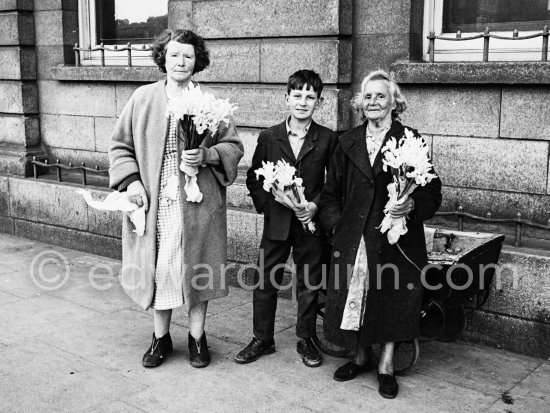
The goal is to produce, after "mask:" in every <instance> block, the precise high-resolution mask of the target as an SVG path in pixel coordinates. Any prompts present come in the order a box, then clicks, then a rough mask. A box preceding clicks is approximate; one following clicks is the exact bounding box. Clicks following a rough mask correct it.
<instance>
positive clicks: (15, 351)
mask: <svg viewBox="0 0 550 413" xmlns="http://www.w3.org/2000/svg"><path fill="white" fill-rule="evenodd" d="M2 355H3V360H2V363H1V365H0V389H2V406H1V408H0V409H1V410H2V411H6V412H8V411H9V412H30V411H43V412H46V411H50V412H53V411H55V412H75V411H82V410H85V409H86V408H89V407H93V406H95V405H98V404H105V403H106V402H108V401H115V400H117V399H119V398H120V397H123V396H125V395H131V394H134V393H136V392H139V391H143V390H144V389H145V386H144V385H142V384H139V383H136V382H135V381H133V380H130V379H128V378H126V377H122V376H120V375H118V374H115V373H112V372H110V371H108V370H105V369H102V368H101V367H98V366H95V365H94V364H92V363H90V362H88V361H86V360H84V359H82V358H80V357H76V356H73V355H71V354H69V353H66V352H64V351H62V350H59V349H57V348H55V347H53V346H51V345H48V344H45V343H41V342H37V341H34V342H32V343H31V342H22V343H20V344H19V345H17V346H12V347H9V348H6V349H4V350H3V351H2Z"/></svg>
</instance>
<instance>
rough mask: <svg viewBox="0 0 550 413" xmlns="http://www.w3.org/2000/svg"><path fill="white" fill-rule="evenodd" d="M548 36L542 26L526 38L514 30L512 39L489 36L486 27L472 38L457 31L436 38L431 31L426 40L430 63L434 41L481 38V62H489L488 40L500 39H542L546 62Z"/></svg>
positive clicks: (432, 58) (543, 58)
mask: <svg viewBox="0 0 550 413" xmlns="http://www.w3.org/2000/svg"><path fill="white" fill-rule="evenodd" d="M549 35H550V31H549V30H548V26H544V29H543V30H542V32H539V33H533V34H529V35H526V36H520V35H519V32H518V30H517V29H516V30H514V32H513V34H512V37H507V36H500V35H496V34H491V33H490V32H489V28H488V27H486V28H485V31H484V32H483V33H480V34H476V35H473V36H468V37H462V33H461V32H460V30H459V31H457V32H456V37H444V36H436V35H435V32H433V31H431V32H430V34H429V35H428V37H427V38H428V40H429V41H430V45H429V56H430V60H429V61H430V63H433V62H434V58H435V57H434V53H435V41H436V39H437V40H445V41H454V42H456V41H459V42H463V41H467V40H475V39H480V38H483V61H484V62H488V61H489V39H491V38H493V39H501V40H526V39H533V38H536V37H542V55H541V60H542V61H543V62H547V61H548V37H549Z"/></svg>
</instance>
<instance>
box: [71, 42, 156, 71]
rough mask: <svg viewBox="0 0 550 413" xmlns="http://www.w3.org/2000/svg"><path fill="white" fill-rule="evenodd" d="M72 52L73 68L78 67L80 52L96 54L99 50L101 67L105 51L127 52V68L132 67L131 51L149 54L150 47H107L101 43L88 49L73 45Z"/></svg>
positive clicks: (130, 45)
mask: <svg viewBox="0 0 550 413" xmlns="http://www.w3.org/2000/svg"><path fill="white" fill-rule="evenodd" d="M73 50H74V60H75V66H77V67H79V66H80V61H81V58H80V53H82V52H87V53H91V52H96V51H98V50H99V52H100V60H101V66H105V51H109V52H127V53H126V55H127V58H128V62H127V66H128V67H132V50H134V51H141V52H149V51H151V46H146V45H142V46H141V47H135V46H132V44H131V43H127V44H126V46H122V47H119V46H118V45H116V44H115V45H114V46H113V47H107V46H105V45H104V44H103V43H101V44H100V45H99V46H94V47H92V46H91V45H90V46H88V47H79V46H78V43H75V44H74V47H73Z"/></svg>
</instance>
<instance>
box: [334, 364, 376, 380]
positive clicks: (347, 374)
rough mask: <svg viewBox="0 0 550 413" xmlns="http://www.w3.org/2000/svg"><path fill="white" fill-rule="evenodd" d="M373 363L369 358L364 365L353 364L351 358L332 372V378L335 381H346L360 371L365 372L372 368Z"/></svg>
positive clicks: (360, 372)
mask: <svg viewBox="0 0 550 413" xmlns="http://www.w3.org/2000/svg"><path fill="white" fill-rule="evenodd" d="M374 367H375V366H374V365H373V364H372V363H371V362H370V360H369V361H368V362H367V364H365V365H359V364H355V363H354V362H353V360H350V361H348V362H347V363H346V364H344V365H343V366H340V367H338V369H337V370H336V371H335V372H334V380H336V381H348V380H353V379H354V378H356V377H357V376H358V375H360V374H362V373H367V372H369V371H371V370H373V369H374Z"/></svg>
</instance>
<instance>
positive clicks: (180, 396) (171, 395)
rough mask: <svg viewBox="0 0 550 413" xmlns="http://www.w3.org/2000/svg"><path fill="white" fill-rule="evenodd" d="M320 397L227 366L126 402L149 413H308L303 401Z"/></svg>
mask: <svg viewBox="0 0 550 413" xmlns="http://www.w3.org/2000/svg"><path fill="white" fill-rule="evenodd" d="M228 377H231V379H230V380H228ZM318 395H319V392H317V391H312V390H310V389H308V388H305V387H303V386H300V385H297V384H296V385H294V384H293V385H292V386H289V383H288V382H287V381H283V380H280V379H278V378H276V377H274V376H273V375H272V374H271V373H270V372H266V371H257V372H255V373H254V374H250V373H249V372H247V371H246V370H245V369H237V368H235V364H234V363H229V362H227V363H221V364H219V365H218V366H216V368H210V367H208V368H206V369H191V370H186V371H185V372H183V371H182V373H181V374H180V376H179V377H178V378H177V379H175V380H165V381H164V383H163V384H161V385H159V386H156V387H151V388H149V389H148V390H146V391H144V392H140V393H139V394H137V395H135V396H132V397H128V398H124V399H123V400H124V401H125V402H127V403H129V404H131V405H132V406H136V407H139V408H140V409H143V410H145V411H146V412H158V411H163V412H181V411H191V412H197V411H205V412H206V411H207V412H237V411H243V412H249V411H257V412H265V411H272V412H276V411H281V412H282V411H289V412H290V411H297V410H298V409H299V408H302V411H304V409H303V401H304V400H309V399H312V398H315V397H317V396H318ZM298 411H299V410H298Z"/></svg>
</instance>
